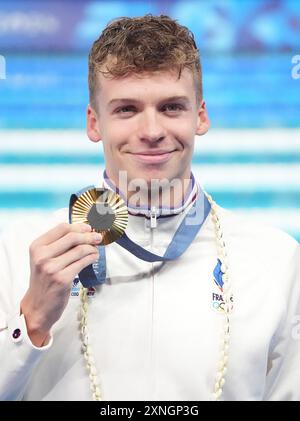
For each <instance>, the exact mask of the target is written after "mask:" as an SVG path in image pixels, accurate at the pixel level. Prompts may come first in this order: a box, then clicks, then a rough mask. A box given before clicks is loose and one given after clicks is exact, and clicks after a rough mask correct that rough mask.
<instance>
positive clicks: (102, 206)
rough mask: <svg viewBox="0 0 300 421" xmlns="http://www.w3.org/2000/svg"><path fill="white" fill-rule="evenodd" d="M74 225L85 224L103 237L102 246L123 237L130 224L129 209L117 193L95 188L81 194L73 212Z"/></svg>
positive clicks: (73, 207)
mask: <svg viewBox="0 0 300 421" xmlns="http://www.w3.org/2000/svg"><path fill="white" fill-rule="evenodd" d="M71 221H72V224H78V223H81V224H82V223H85V224H89V225H90V226H91V227H92V230H93V231H96V232H98V233H100V234H102V236H103V240H102V242H101V244H102V245H107V244H110V243H113V242H114V241H116V240H117V239H118V238H119V237H121V236H122V235H123V234H124V232H125V229H126V226H127V223H128V209H127V206H126V204H125V202H124V200H123V199H122V198H121V197H120V196H119V195H118V194H117V193H115V192H113V191H111V190H109V189H104V188H98V189H96V188H93V189H90V190H87V191H86V192H84V193H83V194H81V195H80V196H79V197H78V198H77V199H76V200H75V202H74V204H73V206H72V212H71Z"/></svg>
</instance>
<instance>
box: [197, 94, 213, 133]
mask: <svg viewBox="0 0 300 421" xmlns="http://www.w3.org/2000/svg"><path fill="white" fill-rule="evenodd" d="M209 128H210V121H209V118H208V114H207V111H206V106H205V102H204V101H202V102H201V105H200V107H199V109H198V116H197V127H196V134H197V135H200V136H202V135H204V134H205V133H206V132H207V131H208V129H209Z"/></svg>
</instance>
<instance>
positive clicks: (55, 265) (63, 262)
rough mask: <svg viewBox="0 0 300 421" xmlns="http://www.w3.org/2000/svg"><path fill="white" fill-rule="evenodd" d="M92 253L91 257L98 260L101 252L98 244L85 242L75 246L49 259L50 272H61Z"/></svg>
mask: <svg viewBox="0 0 300 421" xmlns="http://www.w3.org/2000/svg"><path fill="white" fill-rule="evenodd" d="M90 255H91V257H93V258H94V261H97V260H98V258H99V252H98V249H97V247H96V246H92V245H89V244H83V245H78V246H76V247H73V248H72V249H71V250H69V251H67V252H66V253H64V254H63V255H61V256H59V257H56V258H54V259H51V260H49V262H48V268H49V272H51V273H57V272H61V271H63V270H64V269H66V268H68V266H70V265H72V264H73V263H75V262H77V261H81V260H82V259H85V258H86V257H87V256H90ZM75 275H77V274H75Z"/></svg>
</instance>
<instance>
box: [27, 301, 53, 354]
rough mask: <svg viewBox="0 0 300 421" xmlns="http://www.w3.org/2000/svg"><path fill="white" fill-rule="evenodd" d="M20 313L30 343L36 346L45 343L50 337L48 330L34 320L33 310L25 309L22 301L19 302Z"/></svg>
mask: <svg viewBox="0 0 300 421" xmlns="http://www.w3.org/2000/svg"><path fill="white" fill-rule="evenodd" d="M20 314H23V315H24V319H25V323H26V329H27V335H28V337H29V339H30V341H31V342H32V344H33V345H34V346H36V347H41V346H45V345H47V344H48V342H49V340H50V338H51V336H50V331H49V330H48V329H45V328H43V327H42V325H41V324H40V323H37V322H36V321H35V319H34V316H33V312H31V311H27V310H26V307H25V306H24V305H23V302H21V308H20Z"/></svg>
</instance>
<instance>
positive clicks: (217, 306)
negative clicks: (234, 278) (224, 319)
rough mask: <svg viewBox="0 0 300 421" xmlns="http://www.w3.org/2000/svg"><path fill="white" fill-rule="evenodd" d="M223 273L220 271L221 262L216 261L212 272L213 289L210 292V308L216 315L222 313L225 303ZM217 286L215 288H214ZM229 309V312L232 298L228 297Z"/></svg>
mask: <svg viewBox="0 0 300 421" xmlns="http://www.w3.org/2000/svg"><path fill="white" fill-rule="evenodd" d="M222 275H223V272H222V270H221V261H220V259H218V262H217V265H216V267H215V269H214V271H213V280H214V289H213V292H212V307H213V309H214V310H216V311H217V312H218V313H222V312H224V305H225V301H224V299H223V285H224V282H223V279H222ZM216 286H217V288H218V289H217V288H216ZM230 302H231V308H230V311H232V310H233V296H232V295H231V297H230Z"/></svg>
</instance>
